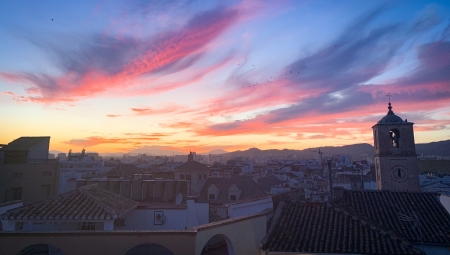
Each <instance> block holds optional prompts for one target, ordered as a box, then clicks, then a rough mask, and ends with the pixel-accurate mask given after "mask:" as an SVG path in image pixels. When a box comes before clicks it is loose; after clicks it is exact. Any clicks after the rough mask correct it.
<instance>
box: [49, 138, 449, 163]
mask: <svg viewBox="0 0 450 255" xmlns="http://www.w3.org/2000/svg"><path fill="white" fill-rule="evenodd" d="M319 149H320V151H321V152H323V157H327V156H332V155H339V154H340V155H349V156H350V157H351V158H352V160H363V159H367V157H369V158H372V157H373V155H374V154H375V149H374V148H373V146H372V145H370V144H368V143H360V144H352V145H345V146H326V147H320V148H319V147H317V148H308V149H304V150H289V149H283V150H277V149H270V150H260V149H258V148H251V149H248V150H244V151H240V150H238V151H234V152H227V151H225V150H222V149H217V150H212V151H210V152H206V153H199V154H200V155H209V154H213V155H219V154H222V155H226V156H229V157H232V158H234V157H244V158H254V157H271V156H273V157H289V158H294V157H295V158H296V159H302V158H303V159H306V158H319ZM88 152H89V151H88ZM416 152H417V154H419V155H422V154H423V155H424V156H427V155H434V156H443V157H450V140H446V141H439V142H432V143H419V144H416ZM50 153H54V154H57V153H59V151H54V150H51V151H50ZM123 154H124V153H101V155H102V156H105V157H108V156H109V157H121V156H122V155H123ZM126 154H131V155H138V154H147V155H168V156H171V155H186V154H187V153H185V152H180V151H172V150H166V149H164V146H157V145H155V146H144V147H141V148H138V149H135V150H132V151H130V152H128V153H126Z"/></svg>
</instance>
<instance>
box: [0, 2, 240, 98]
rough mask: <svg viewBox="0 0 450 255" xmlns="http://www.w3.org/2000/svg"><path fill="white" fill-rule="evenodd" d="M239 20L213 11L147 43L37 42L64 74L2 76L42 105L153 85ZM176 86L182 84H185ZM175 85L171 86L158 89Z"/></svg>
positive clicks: (234, 12)
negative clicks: (22, 85)
mask: <svg viewBox="0 0 450 255" xmlns="http://www.w3.org/2000/svg"><path fill="white" fill-rule="evenodd" d="M238 17H239V10H238V9H235V8H234V9H233V8H216V9H214V10H210V11H206V12H203V13H201V14H198V15H196V16H194V17H193V18H192V19H191V20H189V21H188V23H187V24H186V25H185V26H184V27H183V28H182V29H180V30H177V31H171V32H164V33H161V34H159V35H157V36H154V37H152V38H149V39H145V40H140V39H135V38H130V37H125V36H122V37H113V36H108V35H100V34H97V35H92V36H88V37H87V38H86V40H85V41H82V42H79V43H78V44H75V45H73V43H72V44H70V47H67V48H62V46H61V45H59V44H58V45H57V44H53V45H52V46H51V47H50V48H49V47H47V46H45V45H47V43H44V42H38V43H37V44H38V45H39V46H40V47H46V50H47V51H50V52H51V53H52V55H53V56H55V60H56V63H58V67H59V68H60V70H61V71H62V73H63V74H62V75H50V74H46V73H6V72H2V73H0V78H1V79H3V80H7V81H10V82H11V81H12V82H19V81H21V82H26V83H28V84H29V86H28V87H27V90H26V91H27V94H28V98H29V99H30V100H31V101H35V102H44V103H50V102H61V101H65V102H67V101H75V100H78V99H82V98H86V97H88V96H92V95H94V94H98V93H102V92H105V91H107V90H110V89H112V88H116V87H121V88H126V87H127V86H135V85H136V84H141V83H142V82H143V81H146V82H148V81H152V80H153V81H155V80H156V79H155V78H151V77H152V75H156V74H162V73H164V74H168V73H177V72H180V71H183V70H186V69H187V68H189V67H191V66H192V65H193V64H194V63H196V62H197V61H198V60H199V59H200V58H201V56H202V54H203V53H204V51H205V49H204V47H205V46H206V45H207V44H208V43H210V42H211V41H212V40H214V39H215V38H217V37H218V36H219V35H221V34H222V33H223V32H224V31H225V30H226V29H227V28H229V27H230V26H231V25H232V24H233V23H235V21H236V20H237V19H238ZM73 48H75V49H76V50H73ZM178 86H183V82H180V83H179V85H178ZM150 87H151V88H152V89H149V90H148V93H152V92H153V93H154V92H155V91H158V90H161V88H159V87H158V85H157V84H156V85H155V86H152V85H151V86H150ZM176 87H177V86H176V85H175V86H173V85H172V86H170V87H168V88H167V87H166V88H163V89H162V91H165V90H167V89H174V88H176Z"/></svg>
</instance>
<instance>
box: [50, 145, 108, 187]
mask: <svg viewBox="0 0 450 255" xmlns="http://www.w3.org/2000/svg"><path fill="white" fill-rule="evenodd" d="M59 163H60V166H61V170H60V177H59V187H58V192H59V194H61V193H64V192H68V191H72V190H74V189H75V182H74V180H78V179H91V178H99V177H104V176H106V175H107V173H108V171H109V170H111V169H112V168H113V167H106V166H105V164H104V162H103V160H102V159H101V158H99V157H98V154H97V153H86V151H85V150H84V149H83V150H82V151H81V153H72V150H70V151H69V154H68V157H67V159H64V158H61V159H60V160H59Z"/></svg>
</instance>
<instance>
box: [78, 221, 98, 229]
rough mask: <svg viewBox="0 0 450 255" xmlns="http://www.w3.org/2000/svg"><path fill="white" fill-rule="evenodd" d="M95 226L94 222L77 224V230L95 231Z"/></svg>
mask: <svg viewBox="0 0 450 255" xmlns="http://www.w3.org/2000/svg"><path fill="white" fill-rule="evenodd" d="M102 223H103V222H102ZM95 225H96V223H95V222H80V223H78V230H95Z"/></svg>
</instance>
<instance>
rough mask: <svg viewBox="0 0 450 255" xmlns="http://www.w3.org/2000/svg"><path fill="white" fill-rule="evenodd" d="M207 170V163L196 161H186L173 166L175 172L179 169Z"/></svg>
mask: <svg viewBox="0 0 450 255" xmlns="http://www.w3.org/2000/svg"><path fill="white" fill-rule="evenodd" d="M194 170H195V171H208V170H209V168H208V166H207V165H205V164H202V163H200V162H197V161H188V162H186V163H184V164H182V165H181V166H177V167H175V169H174V171H175V172H179V171H194Z"/></svg>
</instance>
